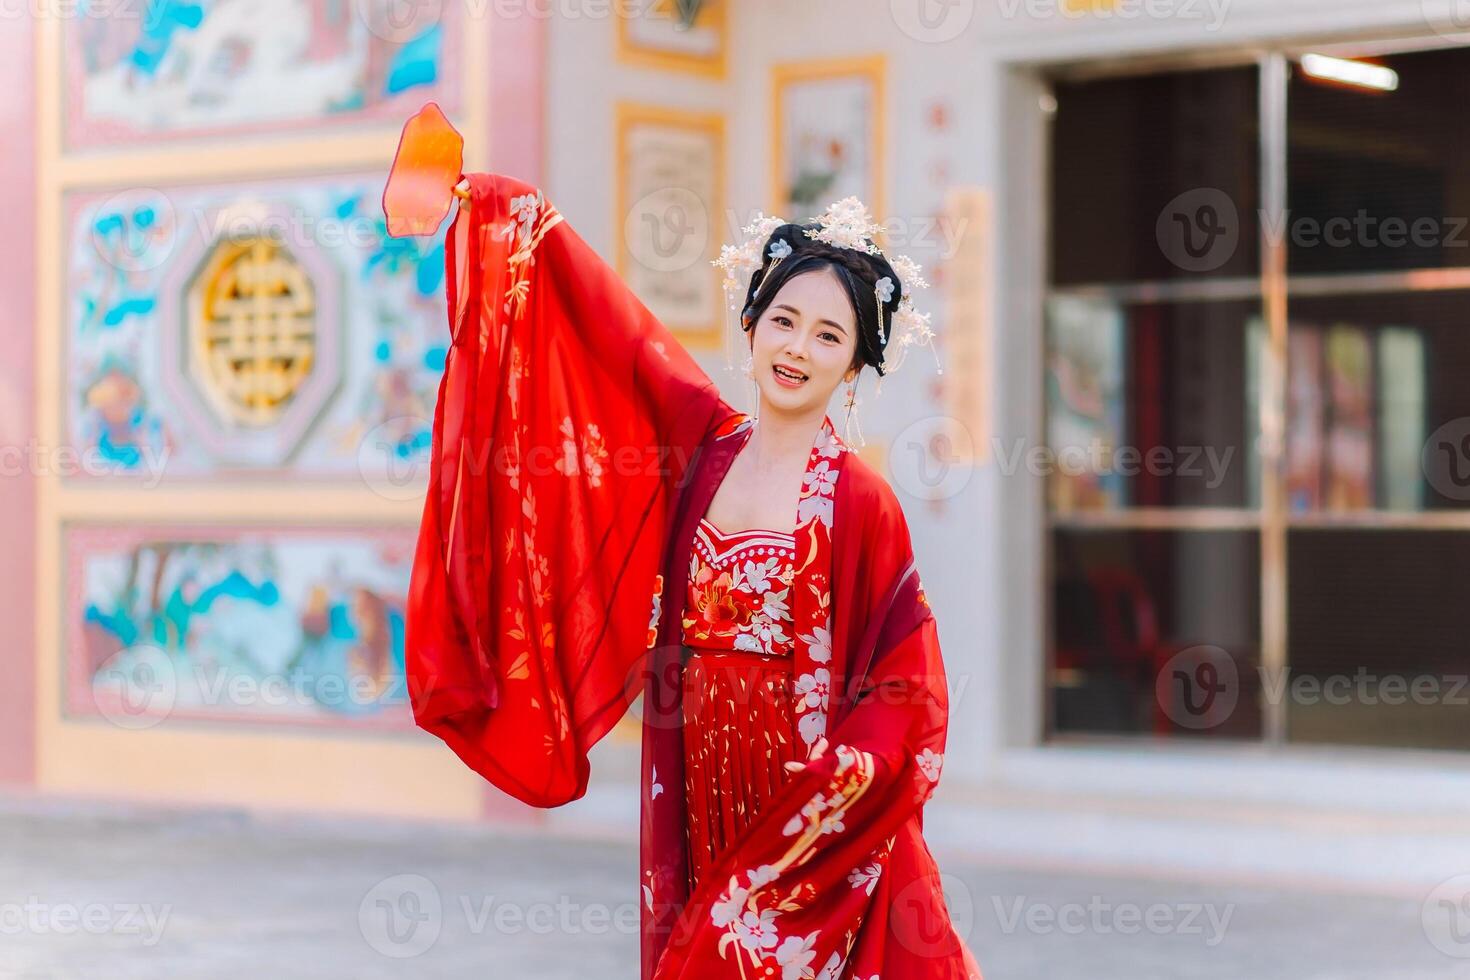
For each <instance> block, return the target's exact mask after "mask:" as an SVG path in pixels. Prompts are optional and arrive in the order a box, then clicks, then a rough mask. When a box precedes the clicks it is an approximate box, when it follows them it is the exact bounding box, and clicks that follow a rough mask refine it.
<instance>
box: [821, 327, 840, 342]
mask: <svg viewBox="0 0 1470 980" xmlns="http://www.w3.org/2000/svg"><path fill="white" fill-rule="evenodd" d="M822 339H823V340H825V341H826V342H827V343H829V344H836V343H841V340H842V338H840V337H838V336H837V335H836V334H835V333H833V332H832V331H830V330H827V331H824V332H823V333H822Z"/></svg>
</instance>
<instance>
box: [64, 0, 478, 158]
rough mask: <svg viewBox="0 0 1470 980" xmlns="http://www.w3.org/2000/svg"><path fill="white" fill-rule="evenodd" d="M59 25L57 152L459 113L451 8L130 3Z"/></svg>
mask: <svg viewBox="0 0 1470 980" xmlns="http://www.w3.org/2000/svg"><path fill="white" fill-rule="evenodd" d="M129 7H130V8H136V9H135V10H134V16H115V17H76V18H71V19H69V20H68V21H67V22H66V25H65V38H64V44H63V48H62V61H63V64H62V78H63V85H64V90H65V96H66V98H65V106H66V115H65V119H64V140H65V146H66V148H67V149H69V150H78V149H99V148H104V147H115V146H139V147H147V148H152V147H154V146H156V145H157V144H159V143H162V142H168V141H172V140H177V139H181V138H191V137H209V136H222V135H228V136H238V135H245V134H255V133H263V132H272V133H292V134H298V135H304V134H309V133H314V132H317V131H319V130H320V128H321V127H322V126H324V125H325V126H335V127H339V128H340V127H342V126H344V125H353V124H357V125H361V124H363V123H380V124H388V125H392V124H396V123H399V122H401V120H402V118H403V117H404V116H406V115H407V114H408V113H409V112H410V111H412V110H413V109H414V108H417V107H418V106H419V105H421V104H422V103H424V102H425V101H428V100H429V99H434V100H436V101H438V102H440V103H441V104H442V105H444V106H445V108H446V109H447V110H449V111H451V112H452V111H454V110H455V109H456V108H458V105H459V99H458V96H459V87H458V84H457V82H456V79H457V77H458V73H459V68H458V62H459V59H460V43H461V40H460V39H461V35H462V33H463V27H462V25H461V23H460V16H461V11H460V7H459V5H458V4H456V3H426V4H417V5H414V4H408V5H405V4H402V3H401V2H399V0H259V2H256V3H210V2H205V3H200V2H173V0H171V2H168V3H162V2H160V3H156V4H153V5H151V6H149V5H146V4H130V5H129Z"/></svg>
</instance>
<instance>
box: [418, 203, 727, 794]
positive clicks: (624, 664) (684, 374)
mask: <svg viewBox="0 0 1470 980" xmlns="http://www.w3.org/2000/svg"><path fill="white" fill-rule="evenodd" d="M470 183H471V199H470V201H469V204H468V207H467V208H465V209H461V212H460V214H459V215H458V216H457V217H456V219H455V222H454V225H453V227H452V228H451V229H450V232H449V241H448V248H447V258H446V261H447V264H448V276H449V282H450V286H449V316H450V330H451V334H452V340H451V344H450V348H449V354H448V359H447V362H446V365H445V370H444V377H443V379H442V381H441V383H440V388H439V399H438V403H437V406H436V408H435V415H434V426H433V447H432V461H431V469H430V474H429V488H428V496H427V499H426V501H425V504H424V514H423V521H422V524H421V525H420V530H419V539H418V548H417V552H416V554H415V557H414V566H413V575H412V581H411V584H410V591H409V602H408V623H407V652H406V661H407V663H406V666H407V673H408V680H409V684H410V696H411V699H412V703H413V710H414V717H415V719H416V720H417V722H418V723H419V724H420V725H421V726H422V727H424V728H425V729H427V730H428V731H431V732H433V733H434V734H436V735H438V736H439V737H440V738H442V739H444V741H445V742H446V743H448V745H449V746H450V747H451V748H452V749H453V750H454V751H455V752H456V753H457V754H458V755H459V756H460V758H461V759H463V760H464V761H465V762H466V763H467V764H468V765H469V766H470V767H472V768H473V769H475V770H476V771H477V772H479V773H481V774H482V775H483V776H484V777H485V778H486V779H488V780H490V781H491V782H492V783H494V784H495V785H496V786H498V787H500V788H501V789H503V790H504V791H505V792H507V793H509V794H511V795H512V796H515V797H517V798H518V799H521V800H523V801H525V802H526V803H529V804H532V805H534V806H557V805H560V804H563V803H567V802H569V801H571V800H574V799H577V798H578V797H580V796H582V795H583V793H585V792H586V787H587V778H588V762H587V753H588V751H589V750H590V749H591V747H592V745H593V744H594V743H596V742H597V740H598V739H600V738H601V737H602V736H603V735H605V734H606V733H607V732H608V731H609V730H610V729H611V728H612V727H613V725H614V724H615V723H616V722H617V720H618V718H619V717H621V715H622V714H623V712H624V711H625V710H626V709H627V707H628V704H629V703H630V701H631V699H632V697H634V696H636V695H637V693H638V690H639V689H638V688H637V686H636V684H635V683H634V680H635V679H636V678H637V677H638V676H639V670H638V668H639V666H640V663H641V661H642V659H643V657H644V656H645V654H646V651H647V648H648V646H649V643H648V636H649V623H650V619H651V617H652V615H653V611H654V610H653V606H654V602H655V596H656V594H657V593H658V592H659V590H660V588H661V585H662V583H660V582H658V581H657V576H658V570H659V568H660V564H661V559H662V557H663V552H664V548H665V546H666V543H667V539H668V533H669V523H670V521H669V518H670V515H671V513H672V508H673V506H674V504H675V502H676V499H677V495H678V493H679V492H680V489H681V487H683V486H684V483H685V480H686V477H687V475H688V472H689V468H690V467H691V466H692V465H693V463H694V462H695V454H696V452H697V449H698V447H699V445H700V443H701V442H702V440H703V439H704V436H705V435H706V433H707V432H708V431H709V430H710V429H711V428H712V427H713V426H714V425H716V424H717V423H718V422H719V421H720V420H722V419H723V418H724V417H726V416H727V415H728V414H730V411H731V410H730V408H729V406H728V405H726V404H725V403H724V402H723V401H722V400H721V398H720V396H719V392H718V389H717V388H716V386H715V384H714V383H713V382H712V381H711V380H710V379H709V377H708V376H707V375H705V373H704V372H703V371H702V370H701V369H700V368H699V366H698V365H697V364H696V363H695V361H694V360H693V358H691V357H690V356H689V354H688V353H687V352H686V351H685V350H684V349H683V348H682V347H680V345H679V344H678V342H677V341H676V340H675V339H674V337H673V336H672V334H670V333H669V332H668V330H667V329H665V328H664V327H663V325H662V324H660V323H659V322H658V320H657V319H656V318H655V317H654V316H653V315H652V314H651V313H650V312H649V311H648V310H647V309H646V308H645V307H644V306H643V305H642V304H641V303H640V302H639V301H638V300H637V298H636V297H635V296H633V294H632V293H631V292H630V291H629V290H628V288H627V287H626V286H625V285H624V284H623V282H622V281H621V280H620V279H619V278H618V277H617V275H616V274H615V273H614V272H613V271H612V270H611V269H610V268H609V267H608V266H607V265H606V264H605V263H604V262H603V261H602V260H601V259H600V258H599V257H598V256H597V255H596V253H595V252H593V250H592V249H591V248H590V247H589V246H588V245H587V244H586V243H585V242H583V241H582V240H581V239H580V238H579V237H578V236H577V235H576V233H575V232H574V231H573V230H572V228H571V227H570V226H569V225H568V224H567V223H566V222H565V221H564V220H562V218H561V215H560V214H559V213H558V212H557V211H556V209H555V208H554V207H552V206H551V204H550V203H549V202H547V200H546V199H545V197H544V195H542V193H541V192H540V191H539V190H538V189H537V188H535V187H533V186H531V185H528V184H525V183H522V182H520V181H516V180H512V179H510V178H507V177H503V176H499V175H474V176H472V177H471V178H470Z"/></svg>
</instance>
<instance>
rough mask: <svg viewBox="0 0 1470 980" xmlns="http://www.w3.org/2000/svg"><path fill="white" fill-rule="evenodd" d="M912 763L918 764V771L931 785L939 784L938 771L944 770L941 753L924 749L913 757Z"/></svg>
mask: <svg viewBox="0 0 1470 980" xmlns="http://www.w3.org/2000/svg"><path fill="white" fill-rule="evenodd" d="M914 761H915V762H917V763H918V764H919V771H920V772H922V773H923V774H924V778H925V779H927V780H929V782H931V783H937V782H939V771H940V770H941V769H943V768H944V755H943V753H940V752H935V751H934V750H933V749H925V750H924V751H923V752H920V753H919V754H918V755H917V756H915V757H914Z"/></svg>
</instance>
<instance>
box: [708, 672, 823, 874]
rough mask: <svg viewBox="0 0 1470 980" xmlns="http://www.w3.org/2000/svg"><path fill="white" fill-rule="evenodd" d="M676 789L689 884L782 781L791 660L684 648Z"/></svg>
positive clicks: (798, 754) (791, 741)
mask: <svg viewBox="0 0 1470 980" xmlns="http://www.w3.org/2000/svg"><path fill="white" fill-rule="evenodd" d="M687 652H688V656H687V658H686V660H685V662H684V795H685V802H686V804H687V807H688V813H689V824H688V828H689V885H690V890H691V891H692V890H693V889H694V888H695V887H696V886H698V884H699V882H700V881H701V880H702V879H703V878H704V876H705V874H706V873H707V872H708V871H709V869H710V868H711V867H712V866H713V865H714V864H715V862H716V860H717V859H718V858H719V857H720V855H721V854H723V853H724V851H725V849H726V848H728V847H730V846H731V845H733V844H734V843H735V842H736V841H738V840H739V839H740V837H741V835H742V834H743V833H744V832H745V829H746V828H747V827H749V826H750V824H751V822H752V821H753V820H754V819H755V817H756V815H757V814H758V813H759V812H760V809H761V805H762V804H763V803H765V801H766V800H768V799H770V798H771V797H772V796H774V795H775V794H776V792H777V791H778V790H779V789H780V788H781V787H782V786H784V785H785V784H786V781H787V779H789V778H790V776H791V774H790V773H788V772H787V771H786V769H785V764H786V763H787V762H791V761H793V760H795V759H798V758H805V755H806V753H805V752H804V751H803V750H801V749H800V748H799V746H800V744H801V743H800V739H799V737H798V735H797V730H796V712H795V706H794V704H793V702H792V659H791V657H789V656H785V657H770V656H764V655H761V654H756V653H744V652H731V651H727V650H699V649H693V648H690V649H688V651H687Z"/></svg>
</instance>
